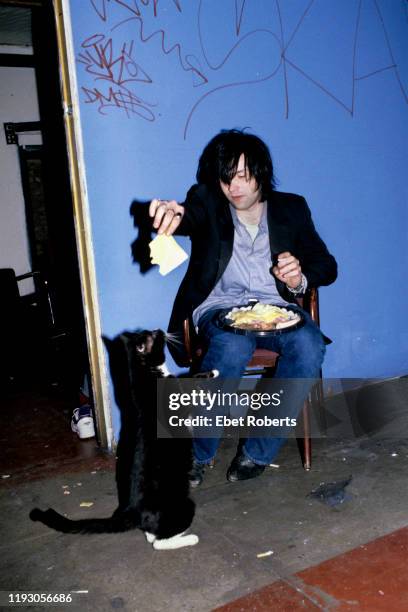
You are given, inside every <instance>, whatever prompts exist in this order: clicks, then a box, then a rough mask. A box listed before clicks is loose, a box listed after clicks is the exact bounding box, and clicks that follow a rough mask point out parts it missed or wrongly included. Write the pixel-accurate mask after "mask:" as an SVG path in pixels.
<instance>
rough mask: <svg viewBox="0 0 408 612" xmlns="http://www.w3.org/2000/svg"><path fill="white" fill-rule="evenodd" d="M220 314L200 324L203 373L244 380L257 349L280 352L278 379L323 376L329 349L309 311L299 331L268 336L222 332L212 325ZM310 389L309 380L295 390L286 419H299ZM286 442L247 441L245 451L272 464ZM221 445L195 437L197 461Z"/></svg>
mask: <svg viewBox="0 0 408 612" xmlns="http://www.w3.org/2000/svg"><path fill="white" fill-rule="evenodd" d="M299 310H301V309H300V308H299ZM217 312H218V309H213V310H210V311H208V312H206V313H204V315H203V316H202V317H201V318H200V320H199V323H198V327H199V334H200V336H202V337H203V338H204V339H205V341H206V343H207V352H206V354H205V355H204V358H203V361H202V363H201V368H200V369H201V371H202V372H206V371H208V370H212V369H217V370H218V371H219V373H220V374H219V375H220V377H221V378H235V379H237V378H240V377H241V376H242V375H243V373H244V371H245V368H246V366H247V364H248V362H249V361H250V359H251V357H252V354H253V352H254V350H255V348H263V349H268V350H271V351H274V352H276V353H279V359H278V364H277V367H276V371H275V377H276V378H299V379H316V378H318V377H319V375H320V369H321V366H322V363H323V358H324V354H325V350H326V346H325V343H324V340H323V336H322V333H321V331H320V329H319V328H318V326H317V325H316V323H314V321H313V320H312V319H311V317H310V315H309V314H308V313H307V312H305V311H303V310H302V311H301V312H302V314H303V316H304V317H305V319H306V322H305V324H304V325H303V326H302V327H300V328H299V329H296V330H293V331H288V332H284V333H280V334H276V335H271V336H264V337H254V336H249V335H248V336H244V335H239V334H233V333H231V332H228V331H224V330H222V329H220V328H219V327H217V326H216V325H214V323H213V322H212V320H213V318H214V316H215V315H216V314H217ZM305 385H306V386H305ZM309 390H310V384H307V381H305V384H302V383H300V384H299V385H297V386H295V387H294V389H293V396H292V397H291V403H290V412H287V413H285V416H286V415H287V416H289V417H297V415H298V414H299V412H300V410H301V408H302V406H303V402H304V400H305V399H306V397H307V395H308V393H309ZM220 435H221V432H220ZM285 442H286V438H284V437H280V438H279V437H268V438H247V439H246V440H245V443H244V445H243V447H242V450H243V452H244V454H245V455H246V456H247V457H249V459H251V460H252V461H253V462H254V463H258V464H260V465H268V464H269V463H271V461H273V459H274V458H275V457H276V455H277V454H278V452H279V449H280V448H281V446H282V445H283V444H284V443H285ZM219 444H220V438H219V437H213V438H204V437H196V438H194V440H193V448H194V457H195V460H196V461H197V462H198V463H209V462H210V461H211V459H212V458H213V457H214V456H215V454H216V452H217V448H218V446H219Z"/></svg>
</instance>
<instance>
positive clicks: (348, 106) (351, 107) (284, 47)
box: [184, 0, 408, 139]
mask: <svg viewBox="0 0 408 612" xmlns="http://www.w3.org/2000/svg"><path fill="white" fill-rule="evenodd" d="M202 1H203V0H200V2H199V8H198V36H199V40H200V46H201V50H202V54H203V57H204V59H205V62H206V63H207V65H208V66H209V68H210V69H211V70H212V71H218V70H220V69H221V68H223V66H224V64H225V63H226V62H227V60H228V59H229V58H230V56H231V55H232V54H233V53H234V52H235V50H236V49H237V48H238V47H239V45H240V44H241V42H242V40H244V39H245V38H248V37H249V36H252V35H254V34H257V33H259V32H266V30H252V31H251V32H248V33H247V34H246V35H245V36H243V37H241V38H240V40H239V41H238V42H237V43H235V44H234V45H233V46H232V48H231V49H230V50H229V51H228V53H227V54H226V55H225V57H224V58H223V59H222V60H221V61H220V62H219V63H218V64H212V63H211V62H210V60H209V55H208V52H207V50H206V48H205V45H204V42H203V40H204V36H203V30H202V24H201V10H202ZM241 1H242V4H241V8H240V9H239V5H238V1H237V0H236V2H235V24H236V31H237V35H239V30H240V28H241V22H242V14H243V10H244V5H245V0H241ZM371 1H372V3H373V5H374V7H375V10H376V12H377V15H378V19H379V21H380V24H381V27H382V30H383V34H384V39H385V42H386V46H387V49H388V54H389V57H390V62H391V63H390V64H389V65H387V66H384V67H381V68H379V69H378V70H375V71H373V72H370V73H369V74H366V75H362V76H356V74H355V67H356V57H357V41H358V34H359V27H360V13H361V5H362V0H359V3H358V7H357V14H356V26H355V32H354V38H353V64H352V89H351V101H350V103H347V102H345V101H344V100H342V99H340V98H339V97H338V96H336V95H335V94H334V93H333V92H332V91H331V90H330V89H329V88H328V87H326V86H325V85H323V84H322V83H320V82H319V81H317V80H316V79H315V78H313V76H312V75H310V74H308V73H307V72H306V71H304V70H302V69H301V68H300V67H299V66H298V65H297V64H296V63H295V62H294V61H292V60H290V59H289V58H288V57H287V51H288V49H289V47H290V46H291V44H292V42H293V40H294V38H295V36H296V35H297V34H298V32H299V31H300V30H301V28H302V25H303V23H304V21H305V18H306V16H307V14H308V13H309V12H310V9H311V7H312V5H313V4H314V2H315V0H310V2H309V4H308V5H307V6H306V8H305V10H304V12H303V14H302V15H301V17H300V19H299V20H298V22H297V24H296V26H295V28H294V30H293V32H292V34H291V36H290V38H289V41H288V42H287V43H285V41H284V30H283V22H282V15H281V10H280V0H275V4H276V9H277V14H278V20H279V25H280V47H281V63H280V65H279V67H278V68H280V67H282V69H283V77H284V92H285V118H286V119H287V118H288V117H289V88H288V79H287V66H290V67H291V68H292V69H293V70H296V71H297V72H298V73H299V74H301V75H302V76H303V77H304V78H305V79H307V80H308V81H309V82H310V83H312V84H313V85H314V86H315V87H316V88H318V89H319V90H320V91H321V92H323V93H324V94H325V95H326V96H328V97H329V98H331V99H332V100H333V101H334V102H336V104H338V105H340V106H341V107H342V108H343V109H344V110H345V111H346V112H347V113H349V114H350V116H352V117H353V116H354V112H355V84H356V82H357V81H359V80H362V79H365V78H369V77H371V76H373V75H374V74H378V73H379V72H384V71H387V70H392V71H393V72H394V75H395V78H396V80H397V82H398V84H399V87H400V90H401V93H402V95H403V97H404V99H405V101H406V102H407V103H408V96H407V92H406V90H405V88H404V86H403V83H402V80H401V77H400V74H399V71H398V66H397V63H396V61H395V59H394V55H393V52H392V47H391V43H390V39H389V35H388V32H387V29H386V27H385V23H384V18H383V16H382V13H381V11H380V8H379V6H378V2H377V0H371ZM238 25H239V28H238ZM268 32H269V33H270V34H271V35H272V36H275V38H276V35H275V34H274V33H273V32H272V31H269V30H268ZM277 72H278V69H276V70H274V71H273V72H271V73H270V74H269V75H267V76H266V77H263V78H262V79H257V80H249V81H240V82H236V83H229V84H225V85H219V86H217V87H214V88H213V89H211V90H210V91H207V92H206V93H205V94H203V95H202V96H201V97H200V98H199V99H198V100H197V101H196V102H195V104H194V106H193V107H192V109H191V111H190V113H189V114H188V116H187V120H186V124H185V127H184V139H186V137H187V131H188V128H189V124H190V122H191V119H192V116H193V114H194V113H195V111H196V110H197V108H198V107H199V106H200V104H201V103H202V102H203V101H204V100H205V99H207V98H208V96H210V95H211V94H212V93H215V92H217V91H220V90H222V89H227V88H231V87H240V86H243V85H253V84H256V83H259V82H262V81H267V80H268V79H271V78H273V77H274V76H275V75H276V74H277Z"/></svg>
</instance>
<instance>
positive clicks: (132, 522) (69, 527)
mask: <svg viewBox="0 0 408 612" xmlns="http://www.w3.org/2000/svg"><path fill="white" fill-rule="evenodd" d="M30 519H31V520H32V521H39V522H40V523H43V524H44V525H47V527H50V528H51V529H55V530H56V531H61V532H62V533H88V534H92V533H121V532H124V531H130V530H131V529H135V528H136V527H137V526H138V525H137V520H136V516H135V515H134V514H133V513H132V514H131V513H123V514H121V515H117V516H112V517H110V518H95V519H80V520H78V521H72V520H70V519H67V518H65V516H62V514H58V512H55V510H52V508H49V509H48V510H45V511H43V510H39V509H38V508H34V509H33V510H31V512H30Z"/></svg>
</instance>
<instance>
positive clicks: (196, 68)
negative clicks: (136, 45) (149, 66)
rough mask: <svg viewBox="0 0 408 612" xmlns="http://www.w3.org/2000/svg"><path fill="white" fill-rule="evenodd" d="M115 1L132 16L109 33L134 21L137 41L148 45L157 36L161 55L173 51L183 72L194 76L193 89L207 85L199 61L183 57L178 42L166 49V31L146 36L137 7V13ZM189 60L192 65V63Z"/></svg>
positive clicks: (186, 56)
mask: <svg viewBox="0 0 408 612" xmlns="http://www.w3.org/2000/svg"><path fill="white" fill-rule="evenodd" d="M115 1H116V2H117V3H118V4H121V5H122V6H125V7H126V8H128V9H129V10H131V12H132V13H133V15H132V16H131V17H128V18H127V19H123V20H122V21H120V22H119V23H117V24H115V25H114V26H113V27H112V28H111V32H113V31H114V30H116V29H117V28H119V27H121V26H122V25H124V24H125V23H128V22H129V21H136V22H137V23H138V24H139V40H140V41H141V42H142V43H148V42H149V41H150V40H152V39H153V38H154V37H156V36H158V37H159V39H161V41H160V42H161V49H162V51H163V53H164V54H165V55H169V54H170V53H173V51H175V52H176V53H177V56H178V60H179V63H180V66H181V68H182V69H183V70H184V71H186V72H191V73H192V74H193V75H194V77H195V80H194V81H193V87H199V86H201V85H204V84H205V83H208V79H207V77H206V76H205V74H204V72H203V71H202V68H201V64H200V61H199V59H198V58H197V57H195V56H194V55H192V54H187V55H185V56H184V57H183V54H182V48H181V44H180V43H178V42H176V43H174V44H173V45H172V46H170V47H167V46H166V35H167V33H166V30H163V29H159V30H155V31H154V32H152V33H151V34H148V35H146V33H145V30H144V18H143V16H142V14H141V13H140V9H139V7H137V12H136V11H135V10H134V9H130V7H129V6H127V5H126V4H125V3H124V2H123V1H122V0H115ZM175 4H176V6H177V5H178V3H177V2H176V3H175ZM180 11H181V7H180ZM191 60H192V61H193V62H194V63H192V61H191Z"/></svg>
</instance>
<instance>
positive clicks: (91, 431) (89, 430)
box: [71, 404, 95, 440]
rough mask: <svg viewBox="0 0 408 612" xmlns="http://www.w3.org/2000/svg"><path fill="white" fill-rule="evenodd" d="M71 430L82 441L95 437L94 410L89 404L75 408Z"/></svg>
mask: <svg viewBox="0 0 408 612" xmlns="http://www.w3.org/2000/svg"><path fill="white" fill-rule="evenodd" d="M71 429H72V431H73V432H75V433H76V434H78V437H79V438H81V440H84V439H86V438H93V437H94V436H95V427H94V422H93V418H92V408H91V406H90V405H89V404H85V405H84V406H80V407H79V408H75V410H74V412H73V413H72V419H71Z"/></svg>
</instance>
